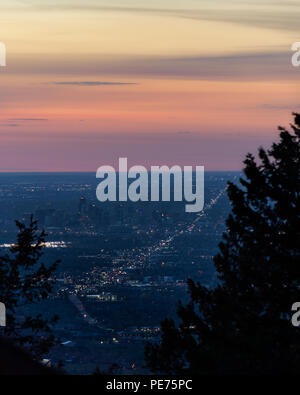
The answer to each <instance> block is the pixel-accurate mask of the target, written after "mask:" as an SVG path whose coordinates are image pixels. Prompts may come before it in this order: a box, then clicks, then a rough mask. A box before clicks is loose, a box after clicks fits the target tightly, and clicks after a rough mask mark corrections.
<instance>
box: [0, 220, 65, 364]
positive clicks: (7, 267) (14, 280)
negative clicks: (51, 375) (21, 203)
mask: <svg viewBox="0 0 300 395" xmlns="http://www.w3.org/2000/svg"><path fill="white" fill-rule="evenodd" d="M16 225H17V228H18V235H17V242H16V244H15V245H13V246H12V247H11V248H10V251H9V253H6V254H4V255H0V301H1V302H3V303H5V306H6V312H7V316H6V327H5V328H1V330H0V333H2V335H4V336H7V337H11V338H13V340H14V342H15V343H16V344H19V345H21V346H24V347H25V348H26V349H28V350H29V351H30V352H31V354H32V355H33V356H34V357H36V358H38V359H40V358H41V357H42V356H43V355H44V354H47V353H48V352H49V350H50V348H51V347H52V346H53V345H54V344H55V338H54V335H53V334H52V329H51V325H52V324H53V323H55V322H56V321H57V316H54V317H52V318H51V319H46V318H44V317H43V315H42V314H38V315H37V316H34V317H33V316H30V315H29V316H24V315H23V313H22V314H20V307H22V306H24V305H26V304H31V303H37V302H39V301H41V300H43V299H46V298H47V297H48V295H49V293H50V292H51V289H52V286H53V280H51V276H52V275H53V273H54V271H55V269H56V266H57V264H58V263H59V261H56V262H55V263H54V264H52V265H49V266H48V267H47V266H46V265H45V264H44V263H41V262H40V258H41V256H42V250H43V248H44V243H45V237H46V234H45V232H44V231H42V232H40V233H39V232H38V228H37V221H34V220H33V219H32V218H31V219H30V223H29V225H28V226H26V225H25V224H23V223H21V222H18V221H16Z"/></svg>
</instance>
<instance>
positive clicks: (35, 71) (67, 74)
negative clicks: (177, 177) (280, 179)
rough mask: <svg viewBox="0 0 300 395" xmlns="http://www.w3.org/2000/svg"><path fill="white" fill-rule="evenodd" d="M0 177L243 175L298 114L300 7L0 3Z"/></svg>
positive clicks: (192, 2)
mask: <svg viewBox="0 0 300 395" xmlns="http://www.w3.org/2000/svg"><path fill="white" fill-rule="evenodd" d="M0 13H1V14H0V15H1V17H0V20H1V36H0V41H1V42H3V43H4V44H5V45H6V51H7V54H6V55H7V59H6V60H7V67H1V68H0V87H1V96H0V136H1V148H0V158H1V159H0V171H1V172H5V171H28V172H34V171H40V172H45V171H52V172H55V171H64V172H69V171H80V172H85V171H90V172H93V171H94V172H96V170H97V168H98V167H99V166H101V165H104V164H110V165H112V166H115V165H116V163H117V161H118V158H119V157H123V156H124V157H125V156H126V157H129V158H130V159H131V165H134V164H141V165H144V166H146V167H148V168H149V167H150V166H151V165H169V166H170V165H172V164H175V163H176V164H178V165H180V166H184V165H192V166H195V165H203V166H205V169H206V170H240V169H241V168H242V161H243V159H244V156H245V154H246V153H247V152H248V151H250V152H253V153H256V151H257V148H258V146H260V145H264V146H269V145H270V143H271V142H272V141H274V140H275V139H276V138H277V133H276V128H277V126H278V125H283V126H288V124H289V122H290V121H291V117H290V114H291V112H292V111H297V110H299V107H300V102H299V97H298V96H299V93H298V86H299V79H300V68H295V67H293V66H292V64H291V56H292V52H291V45H292V43H293V42H296V41H299V40H300V38H299V33H298V30H299V28H298V25H299V17H300V4H299V3H298V2H297V1H288V2H280V1H277V0H262V1H260V2H255V1H252V2H249V1H246V0H244V1H243V0H237V1H233V0H229V1H226V2H225V1H224V0H210V1H208V0H203V1H200V0H185V1H183V0H159V1H158V0H151V2H150V1H148V2H146V1H145V0H139V1H137V0H103V1H100V0H99V1H96V0H60V1H50V0H22V1H17V0H9V1H8V0H0Z"/></svg>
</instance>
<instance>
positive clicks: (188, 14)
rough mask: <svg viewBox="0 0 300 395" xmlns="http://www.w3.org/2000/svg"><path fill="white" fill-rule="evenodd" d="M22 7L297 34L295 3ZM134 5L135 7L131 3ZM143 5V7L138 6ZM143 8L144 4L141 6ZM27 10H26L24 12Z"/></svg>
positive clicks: (39, 4)
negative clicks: (173, 19)
mask: <svg viewBox="0 0 300 395" xmlns="http://www.w3.org/2000/svg"><path fill="white" fill-rule="evenodd" d="M23 3H25V4H26V5H31V6H34V7H36V8H39V9H41V10H43V9H44V10H45V11H46V10H47V11H56V10H64V11H73V12H74V11H80V12H90V11H94V12H102V13H103V12H118V13H120V12H123V13H139V14H155V15H160V16H161V15H163V16H171V17H177V18H189V19H197V20H199V21H203V20H207V21H220V22H228V23H236V24H246V25H251V26H256V27H261V28H269V29H276V30H284V31H299V18H300V4H299V2H296V1H286V2H283V1H276V0H274V1H272V0H271V1H268V0H261V2H258V1H256V2H255V1H242V0H239V1H230V0H229V1H227V2H223V1H219V0H214V1H213V0H210V1H209V2H208V1H201V3H200V4H198V5H195V3H196V2H189V1H187V2H184V1H182V2H178V1H177V2H176V3H175V4H174V6H173V7H170V3H169V2H165V5H166V6H165V7H163V6H162V7H157V6H155V5H154V6H153V7H151V6H135V5H133V4H132V3H131V4H130V3H128V2H127V4H126V3H125V4H124V6H120V3H118V4H116V5H113V2H112V1H111V0H110V2H109V3H106V4H107V5H105V3H102V4H99V3H98V2H96V1H91V0H89V1H87V0H84V1H76V2H75V1H74V0H67V1H60V2H57V3H55V2H53V1H51V2H48V1H43V4H42V2H40V0H38V1H34V0H31V1H24V0H23ZM135 4H136V3H135ZM142 4H143V3H142ZM144 4H145V3H144ZM27 9H29V8H27Z"/></svg>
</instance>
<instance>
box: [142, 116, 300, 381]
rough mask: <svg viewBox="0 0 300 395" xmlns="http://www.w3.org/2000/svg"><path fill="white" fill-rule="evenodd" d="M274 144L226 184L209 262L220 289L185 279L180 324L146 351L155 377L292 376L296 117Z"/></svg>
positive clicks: (297, 246)
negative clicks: (225, 208) (227, 209)
mask: <svg viewBox="0 0 300 395" xmlns="http://www.w3.org/2000/svg"><path fill="white" fill-rule="evenodd" d="M293 115H294V119H295V122H294V124H291V130H287V129H285V128H282V127H280V128H279V130H280V138H279V141H278V142H276V143H274V144H273V145H272V147H271V149H270V150H268V151H266V150H264V149H263V148H260V149H259V155H258V157H259V159H258V160H256V159H255V157H254V156H253V155H251V154H248V155H247V156H246V159H245V161H244V164H245V168H244V171H243V173H244V175H243V177H242V178H241V179H240V185H235V184H233V183H229V184H228V196H229V199H230V201H231V206H232V212H231V214H230V215H229V218H228V219H227V231H226V232H225V233H224V235H223V239H222V242H221V243H220V245H219V253H218V255H217V256H216V257H215V258H214V264H215V267H216V270H217V273H218V279H219V282H218V286H217V287H216V288H215V289H212V290H209V289H207V288H205V287H203V286H201V284H200V283H195V282H193V281H192V280H188V286H189V293H190V297H191V300H190V302H189V303H188V305H187V306H183V305H182V304H179V309H178V315H179V318H180V325H179V327H176V325H175V324H174V322H173V320H169V319H166V320H165V321H164V322H163V323H162V327H161V329H162V336H161V342H160V343H159V344H148V345H147V347H146V350H145V357H146V362H147V365H148V366H149V367H150V368H151V369H152V370H153V371H160V372H166V373H173V374H176V373H184V372H186V373H192V374H277V373H281V374H293V373H298V370H299V367H300V353H299V350H298V347H299V344H300V343H299V340H300V331H299V329H298V328H295V327H293V326H292V324H291V321H290V319H291V306H292V304H293V303H294V302H296V301H298V300H299V299H300V198H299V193H300V115H299V114H293Z"/></svg>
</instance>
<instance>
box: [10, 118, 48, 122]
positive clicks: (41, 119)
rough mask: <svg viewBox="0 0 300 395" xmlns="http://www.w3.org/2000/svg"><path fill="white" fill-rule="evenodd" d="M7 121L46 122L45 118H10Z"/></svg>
mask: <svg viewBox="0 0 300 395" xmlns="http://www.w3.org/2000/svg"><path fill="white" fill-rule="evenodd" d="M9 121H24V122H35V121H42V122H44V121H48V119H47V118H10V119H9Z"/></svg>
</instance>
